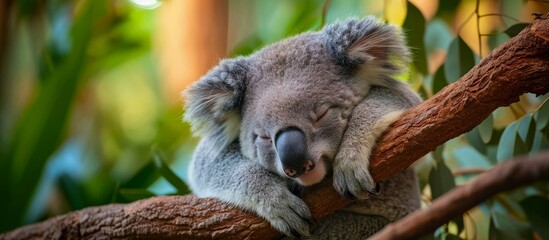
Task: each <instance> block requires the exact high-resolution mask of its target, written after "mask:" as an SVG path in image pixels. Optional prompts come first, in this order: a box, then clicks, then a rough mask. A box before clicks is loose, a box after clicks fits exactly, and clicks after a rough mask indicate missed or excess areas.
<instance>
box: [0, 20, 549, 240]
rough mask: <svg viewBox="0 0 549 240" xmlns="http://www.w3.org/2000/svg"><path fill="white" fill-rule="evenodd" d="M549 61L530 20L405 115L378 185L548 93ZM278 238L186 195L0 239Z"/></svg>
mask: <svg viewBox="0 0 549 240" xmlns="http://www.w3.org/2000/svg"><path fill="white" fill-rule="evenodd" d="M548 56H549V19H547V18H545V19H536V20H534V22H533V23H532V24H531V25H530V26H529V27H528V28H526V29H525V30H523V31H522V32H521V33H520V34H519V35H518V36H516V37H515V38H513V39H511V40H509V41H508V42H506V43H504V44H502V45H501V46H500V47H498V48H497V49H495V50H494V51H492V52H491V53H490V54H489V55H488V56H487V57H486V58H485V59H483V60H482V61H481V62H480V63H479V64H478V65H477V66H475V67H474V68H473V69H471V71H469V73H467V74H466V75H465V76H463V77H462V78H461V79H460V80H459V81H457V82H456V83H454V84H451V85H449V86H447V87H446V88H444V89H443V90H441V91H440V92H439V93H438V94H436V95H435V96H433V97H432V98H430V99H428V100H427V101H425V102H423V103H421V104H420V105H418V106H416V107H414V108H412V109H410V110H408V111H407V112H405V113H404V115H403V116H402V118H401V119H400V120H398V121H397V122H395V123H394V124H393V125H392V126H391V127H390V129H389V130H388V131H387V133H386V134H385V135H384V136H383V137H382V138H381V139H380V140H379V142H378V146H377V148H376V149H374V152H373V155H372V165H371V171H372V174H373V176H374V179H375V180H376V181H382V180H384V179H387V178H389V177H390V176H392V175H393V174H395V173H398V172H400V171H402V170H404V169H405V168H407V167H408V166H409V165H410V164H412V163H413V162H414V161H416V159H418V158H420V157H421V156H423V155H425V154H427V153H428V152H430V151H432V150H433V149H434V148H436V147H437V146H438V145H440V144H442V143H444V142H446V141H447V140H449V139H451V138H454V137H456V136H459V135H460V134H462V133H464V132H467V131H469V130H471V129H472V128H474V127H475V126H476V125H478V124H479V123H480V122H481V121H482V120H483V119H484V118H486V117H487V116H488V115H489V114H490V113H491V112H492V111H493V110H495V109H496V108H498V107H501V106H506V105H509V104H510V103H512V102H516V101H518V100H519V96H520V95H522V94H523V93H526V92H531V93H536V94H544V93H547V92H548V91H549V57H548ZM458 189H459V188H458ZM304 199H305V201H306V202H307V204H308V205H309V207H310V209H311V213H312V215H313V218H314V219H320V218H322V217H324V216H326V215H328V214H330V213H332V212H334V211H336V210H337V209H339V208H341V207H343V206H345V205H347V204H349V203H350V201H348V200H345V199H343V198H341V197H340V196H339V195H338V194H337V192H336V191H335V190H334V189H333V187H332V185H331V180H328V181H325V182H323V183H322V184H319V185H318V186H317V187H315V188H314V189H311V190H310V191H308V192H307V194H306V195H305V197H304ZM279 236H280V235H279V233H277V232H276V231H275V230H274V229H272V228H271V227H270V226H269V224H268V223H267V222H266V221H264V220H262V219H260V218H258V217H257V216H255V215H253V214H249V213H244V212H241V211H239V210H238V209H235V208H234V207H231V206H228V205H225V204H223V203H220V202H218V201H216V200H214V199H197V198H196V197H194V196H192V195H188V196H177V197H155V198H150V199H146V200H142V201H138V202H134V203H131V204H125V205H123V204H112V205H107V206H102V207H93V208H87V209H84V210H80V211H76V212H72V213H69V214H66V215H63V216H59V217H56V218H52V219H50V220H47V221H45V222H42V223H38V224H34V225H29V226H25V227H22V228H19V229H16V230H14V231H12V232H9V233H7V234H5V235H2V236H0V239H15V238H17V239H32V238H47V239H60V238H61V239H64V238H70V239H73V238H75V239H76V238H136V237H139V238H154V239H161V238H162V239H170V238H184V239H204V238H223V239H244V238H250V239H269V238H276V237H279Z"/></svg>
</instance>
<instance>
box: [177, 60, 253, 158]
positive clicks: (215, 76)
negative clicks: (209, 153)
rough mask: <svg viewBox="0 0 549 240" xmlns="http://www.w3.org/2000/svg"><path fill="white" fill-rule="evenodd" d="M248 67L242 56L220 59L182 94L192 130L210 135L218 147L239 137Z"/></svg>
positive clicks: (186, 117)
mask: <svg viewBox="0 0 549 240" xmlns="http://www.w3.org/2000/svg"><path fill="white" fill-rule="evenodd" d="M247 69H248V66H247V60H246V59H245V58H236V59H227V60H223V61H221V62H220V63H219V65H217V66H216V67H214V68H213V69H212V70H210V71H209V72H208V73H207V74H206V75H205V76H203V77H202V78H201V79H200V80H199V81H197V82H196V83H194V84H193V85H192V86H191V87H189V89H187V91H186V92H184V93H183V95H184V97H185V98H186V99H185V100H186V102H185V108H186V110H185V116H184V118H185V120H187V121H189V122H190V123H191V126H192V129H193V132H195V133H196V134H198V135H213V137H214V138H215V141H216V142H217V144H221V145H220V148H222V146H226V145H228V144H230V143H231V142H232V141H233V140H235V139H236V138H237V137H238V134H239V130H240V120H241V116H240V108H241V105H242V101H243V98H244V91H245V86H246V78H247V72H248V71H247Z"/></svg>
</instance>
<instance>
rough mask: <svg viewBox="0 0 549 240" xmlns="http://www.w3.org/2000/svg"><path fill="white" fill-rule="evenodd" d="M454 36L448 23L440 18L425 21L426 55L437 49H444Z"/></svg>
mask: <svg viewBox="0 0 549 240" xmlns="http://www.w3.org/2000/svg"><path fill="white" fill-rule="evenodd" d="M453 38H454V36H453V35H452V33H451V31H450V29H449V27H448V25H447V24H446V23H445V22H444V21H442V20H441V19H432V20H430V21H428V22H427V29H426V30H425V38H424V39H425V44H424V45H425V50H426V52H427V55H430V54H432V53H434V52H435V51H437V50H443V51H446V49H447V48H448V46H449V45H450V42H452V39H453Z"/></svg>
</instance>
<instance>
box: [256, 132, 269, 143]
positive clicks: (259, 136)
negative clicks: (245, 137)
mask: <svg viewBox="0 0 549 240" xmlns="http://www.w3.org/2000/svg"><path fill="white" fill-rule="evenodd" d="M254 139H257V140H260V141H264V142H271V141H272V139H271V136H269V135H268V134H266V133H261V134H258V133H254Z"/></svg>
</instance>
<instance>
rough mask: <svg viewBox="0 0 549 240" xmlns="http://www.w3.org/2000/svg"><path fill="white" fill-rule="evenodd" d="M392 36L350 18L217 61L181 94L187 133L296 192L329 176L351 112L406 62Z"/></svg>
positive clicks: (371, 22) (373, 23) (391, 30)
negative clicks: (297, 186)
mask: <svg viewBox="0 0 549 240" xmlns="http://www.w3.org/2000/svg"><path fill="white" fill-rule="evenodd" d="M408 56H409V53H408V51H407V49H406V48H405V44H404V41H403V37H402V35H401V33H400V31H399V30H398V29H397V28H395V27H394V26H391V25H386V24H383V23H381V22H379V21H377V20H375V19H373V18H364V19H362V20H357V19H350V20H347V21H344V22H339V23H336V24H332V25H329V26H327V27H326V28H324V29H323V30H322V31H319V32H309V33H304V34H301V35H298V36H295V37H293V38H289V39H286V40H284V41H281V42H278V43H275V44H273V45H270V46H268V47H265V48H263V49H261V50H260V51H258V52H256V53H254V54H252V55H251V56H247V57H239V58H235V59H227V60H223V61H222V62H220V63H219V65H218V66H216V67H215V68H213V69H212V70H210V72H208V74H206V75H205V76H204V77H202V79H200V81H198V82H197V83H195V84H194V85H193V86H192V87H191V88H190V89H189V90H188V91H187V92H186V97H187V101H186V113H185V118H186V119H187V120H188V121H190V122H191V125H192V126H193V129H194V131H195V132H198V133H199V134H200V133H201V134H203V135H206V136H208V137H209V139H210V142H211V144H214V145H215V146H219V150H220V151H221V150H222V149H224V148H225V147H226V146H228V144H230V143H231V142H233V141H236V140H239V141H240V145H241V148H242V153H243V154H244V155H245V156H246V157H248V158H250V160H252V161H255V162H256V163H257V164H260V165H261V166H263V167H264V168H266V169H268V170H270V171H271V172H273V173H276V174H278V175H280V176H284V177H288V178H291V179H294V180H296V182H298V183H301V184H302V185H310V184H314V183H316V182H319V181H320V180H322V179H323V178H324V176H325V175H326V173H327V172H329V170H330V166H331V161H332V159H333V158H334V157H335V155H336V153H337V151H338V148H339V144H340V142H341V140H342V138H343V135H344V133H345V130H346V128H347V123H348V120H349V117H350V115H351V113H352V110H353V108H354V106H356V105H357V104H358V103H359V102H360V100H362V99H363V98H364V96H366V94H367V93H368V91H369V89H370V86H372V85H382V86H385V85H387V84H390V81H387V79H388V78H391V77H392V76H394V75H395V74H398V73H400V72H401V70H402V69H403V68H402V67H401V64H399V63H405V62H407V60H408Z"/></svg>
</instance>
